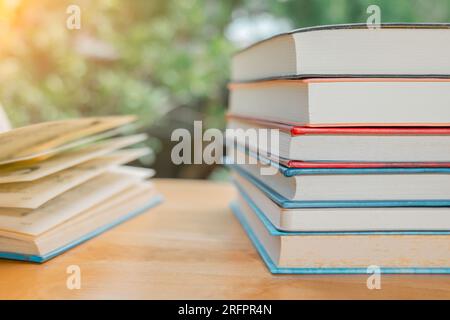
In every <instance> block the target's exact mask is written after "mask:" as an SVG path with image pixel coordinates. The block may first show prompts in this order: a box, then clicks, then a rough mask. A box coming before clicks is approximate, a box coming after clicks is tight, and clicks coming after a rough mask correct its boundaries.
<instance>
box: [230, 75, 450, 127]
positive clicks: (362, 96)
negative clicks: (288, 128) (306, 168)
mask: <svg viewBox="0 0 450 320" xmlns="http://www.w3.org/2000/svg"><path fill="white" fill-rule="evenodd" d="M229 89H230V99H229V100H230V103H229V111H230V113H231V114H234V115H239V116H244V117H250V118H258V119H262V120H270V121H273V122H282V123H289V124H293V125H300V126H310V127H321V126H326V127H338V126H343V127H345V126H448V125H450V108H448V106H449V104H450V79H417V78H416V79H395V78H388V79H380V78H377V79H368V78H345V79H344V78H336V79H329V78H328V79H303V80H275V81H262V82H253V83H233V84H230V85H229Z"/></svg>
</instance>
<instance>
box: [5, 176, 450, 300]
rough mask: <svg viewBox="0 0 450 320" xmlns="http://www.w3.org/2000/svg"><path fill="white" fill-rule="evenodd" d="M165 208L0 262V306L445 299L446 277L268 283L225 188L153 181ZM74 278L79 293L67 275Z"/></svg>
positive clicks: (275, 279)
mask: <svg viewBox="0 0 450 320" xmlns="http://www.w3.org/2000/svg"><path fill="white" fill-rule="evenodd" d="M156 184H157V187H158V189H159V190H160V191H161V192H162V193H163V194H164V196H165V197H166V200H165V202H164V204H162V205H160V206H159V207H157V208H155V209H152V210H150V211H149V212H147V213H145V214H143V215H141V216H139V217H137V218H134V219H132V220H130V221H128V222H126V223H124V224H122V225H120V226H118V227H116V228H115V229H113V230H110V231H109V232H107V233H104V234H103V235H100V236H99V237H97V238H95V239H92V240H90V241H89V242H87V243H85V244H83V245H80V246H79V247H76V248H74V249H72V250H70V251H69V252H67V253H65V254H63V255H61V256H59V257H56V258H55V259H53V260H50V261H48V262H46V263H44V264H41V265H38V264H30V263H24V262H13V261H4V260H3V261H0V298H2V299H29V298H33V299H122V298H123V299H330V298H331V299H365V298H369V299H371V298H374V299H380V298H386V299H392V298H401V299H408V298H413V299H417V298H425V299H431V298H437V299H449V298H450V276H444V275H434V276H425V275H417V276H415V275H384V276H382V278H381V290H368V289H367V287H366V280H367V277H366V276H365V275H357V276H355V275H345V276H343V275H332V276H330V275H317V276H312V275H307V276H301V275H296V276H290V275H280V276H274V275H271V274H270V273H269V272H268V271H267V269H266V267H265V265H264V264H263V262H262V261H261V259H260V258H259V256H258V254H257V252H256V251H255V249H254V248H253V246H252V244H251V242H250V240H249V239H247V236H246V234H245V233H244V231H243V230H242V228H241V227H240V225H239V223H238V222H237V220H236V219H235V218H234V216H233V215H232V213H231V211H230V210H229V208H228V205H229V202H230V201H231V200H232V199H233V197H234V195H235V191H234V189H233V188H232V186H231V185H229V184H224V183H223V184H221V183H213V182H204V181H190V180H156ZM70 265H78V266H79V267H80V269H81V289H79V290H69V289H67V286H66V281H67V277H68V276H69V275H68V274H67V273H66V271H67V267H68V266H70Z"/></svg>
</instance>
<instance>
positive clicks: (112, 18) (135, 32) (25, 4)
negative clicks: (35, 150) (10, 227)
mask: <svg viewBox="0 0 450 320" xmlns="http://www.w3.org/2000/svg"><path fill="white" fill-rule="evenodd" d="M7 4H9V5H7ZM11 4H12V5H11ZM71 4H76V5H78V6H79V7H80V8H81V29H80V30H69V29H68V28H67V27H66V19H67V17H68V14H67V13H66V9H67V7H68V6H69V5H71ZM371 4H376V5H379V6H380V7H381V19H382V22H448V21H449V19H450V1H448V0H278V1H277V0H273V1H263V0H226V1H225V0H223V1H211V0H210V1H208V0H166V1H156V0H129V1H124V0H95V1H94V0H58V1H55V0H16V1H11V0H9V1H1V0H0V35H1V39H2V41H1V42H2V43H1V44H0V46H1V50H0V103H1V104H2V105H3V106H4V107H5V109H6V112H7V114H8V115H9V117H10V118H11V120H12V122H13V124H14V125H16V126H20V125H24V124H28V123H35V122H39V121H44V120H52V119H58V118H67V117H78V116H92V115H111V114H129V113H132V114H136V115H138V116H139V118H140V119H141V121H142V122H143V123H144V125H145V127H146V128H148V131H149V132H151V133H154V134H155V135H156V136H157V137H155V138H153V139H152V140H150V143H151V144H152V145H153V146H154V147H156V148H157V149H158V150H160V151H161V153H160V154H159V155H158V158H159V159H162V160H161V163H160V164H157V165H159V166H160V167H158V168H157V170H159V172H163V175H171V176H173V175H175V176H180V175H182V174H180V173H179V172H174V171H175V170H173V168H169V166H170V164H169V162H170V161H169V160H168V159H169V155H170V145H169V144H168V141H169V140H170V132H171V130H172V129H173V128H174V127H177V126H184V127H188V128H189V126H191V125H192V122H193V120H204V121H205V125H204V128H207V127H218V128H222V127H223V126H224V122H225V121H224V113H225V106H226V103H227V99H226V97H227V91H226V84H227V81H228V78H229V73H228V72H229V62H230V57H231V55H232V53H233V51H234V50H235V48H234V46H233V44H232V43H231V42H230V40H229V39H227V38H226V36H225V30H226V28H227V27H228V26H229V24H230V23H232V21H233V19H234V18H235V17H242V16H246V17H248V18H249V19H250V20H251V19H252V17H255V16H257V15H259V14H262V13H264V14H266V15H272V16H274V17H280V18H283V19H285V20H287V21H289V22H290V23H291V25H292V26H293V27H303V26H312V25H321V24H333V23H349V22H365V21H366V19H367V17H368V15H367V13H366V9H367V7H368V6H369V5H371ZM286 31H287V30H286ZM166 169H167V170H166ZM177 169H178V168H177ZM164 170H166V171H164ZM192 170H193V169H192V168H191V171H192ZM199 170H204V168H201V169H199ZM206 170H209V169H206ZM169 171H170V173H167V172H169ZM207 174H209V173H208V172H207V173H205V172H203V173H195V174H190V176H197V177H199V176H206V175H207ZM219 176H220V175H219Z"/></svg>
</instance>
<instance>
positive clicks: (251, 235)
mask: <svg viewBox="0 0 450 320" xmlns="http://www.w3.org/2000/svg"><path fill="white" fill-rule="evenodd" d="M252 209H253V210H254V208H253V207H252ZM231 210H232V211H233V213H234V215H235V216H236V218H237V219H238V220H239V222H240V223H241V225H242V227H243V228H244V230H245V232H246V233H247V234H248V237H249V238H250V240H251V242H252V243H253V246H254V247H255V249H256V250H257V251H258V253H259V255H260V256H261V258H262V260H263V261H264V263H265V264H266V266H267V268H268V270H269V271H270V272H271V273H273V274H372V273H373V272H372V271H370V270H368V269H367V268H284V267H278V266H277V265H276V264H275V263H274V262H273V261H272V259H271V258H270V256H269V255H268V253H267V252H266V250H265V249H264V246H263V245H262V244H261V242H260V241H259V240H258V238H257V237H256V235H255V234H254V232H253V230H252V229H251V227H250V225H249V224H248V223H247V221H246V219H245V217H244V216H243V215H242V213H241V211H240V209H239V205H238V204H237V203H234V202H233V203H232V204H231ZM255 213H256V214H257V215H258V217H259V215H260V214H258V213H257V212H256V211H255ZM269 232H270V231H269ZM277 234H278V235H281V234H283V232H278V233H277ZM284 234H289V233H284ZM310 234H311V233H310ZM380 272H381V273H383V274H450V267H449V268H447V267H444V268H415V267H408V268H380Z"/></svg>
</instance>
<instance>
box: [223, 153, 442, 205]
mask: <svg viewBox="0 0 450 320" xmlns="http://www.w3.org/2000/svg"><path fill="white" fill-rule="evenodd" d="M227 161H228V160H227ZM228 162H229V161H228ZM228 165H229V166H230V167H232V168H233V169H234V170H236V171H237V172H239V173H240V174H241V175H244V176H245V177H247V178H248V179H251V181H252V182H253V183H255V184H257V185H263V186H265V187H267V189H270V190H272V191H273V192H270V193H276V194H279V195H280V196H281V197H282V198H283V199H284V201H282V205H283V206H299V207H322V208H323V207H360V206H373V207H392V206H394V207H397V206H450V188H449V186H450V168H384V169H292V168H286V167H283V166H281V165H278V164H275V163H261V162H256V163H255V164H253V163H245V164H243V163H241V164H233V163H230V162H229V163H228ZM268 166H271V168H270V171H269V170H268ZM266 173H267V174H266Z"/></svg>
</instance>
